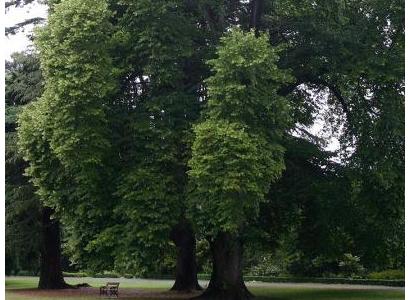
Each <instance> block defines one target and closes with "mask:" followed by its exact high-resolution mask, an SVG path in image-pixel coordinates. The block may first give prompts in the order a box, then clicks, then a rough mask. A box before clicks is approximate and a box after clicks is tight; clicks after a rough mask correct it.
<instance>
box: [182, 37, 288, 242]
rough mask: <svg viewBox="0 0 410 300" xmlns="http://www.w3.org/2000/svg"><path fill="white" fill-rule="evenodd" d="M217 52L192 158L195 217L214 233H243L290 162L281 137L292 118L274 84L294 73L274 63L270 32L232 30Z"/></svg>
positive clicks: (200, 226)
mask: <svg viewBox="0 0 410 300" xmlns="http://www.w3.org/2000/svg"><path fill="white" fill-rule="evenodd" d="M217 54H218V58H216V59H214V60H211V61H210V62H209V63H210V64H211V66H212V67H213V71H214V73H215V74H214V75H213V76H212V77H210V78H209V79H208V80H207V83H208V91H209V100H208V103H207V109H206V112H205V115H204V117H205V120H204V121H202V123H200V124H198V125H196V126H195V128H194V131H195V141H194V143H193V146H192V158H191V160H190V161H189V167H190V168H191V170H190V171H189V176H190V182H191V193H190V198H191V203H190V204H191V208H192V214H193V219H194V220H195V222H196V224H197V225H198V227H199V228H200V229H201V230H203V232H205V233H206V234H207V235H211V236H213V235H216V234H217V233H218V232H220V231H224V232H234V233H238V232H240V231H242V229H243V226H244V224H246V222H247V221H248V220H250V219H253V218H255V217H256V216H257V214H258V211H259V203H260V202H262V201H263V200H264V196H265V194H266V193H267V192H268V190H269V187H270V184H271V182H272V181H274V180H276V179H277V178H279V177H280V175H281V172H282V170H283V167H284V166H283V160H282V155H283V148H282V147H281V146H280V144H278V141H279V139H280V137H281V133H282V132H281V131H282V130H283V129H284V128H285V126H286V121H287V117H286V107H287V106H286V102H285V101H284V100H283V99H281V98H280V97H278V96H277V95H275V91H276V88H277V85H278V84H279V82H281V81H282V82H283V81H286V80H288V78H287V77H286V75H285V74H286V73H284V72H281V71H279V70H278V69H277V68H276V67H275V65H274V63H275V61H276V60H277V56H276V54H275V51H274V50H273V49H271V48H270V47H269V46H268V43H267V37H266V36H262V37H260V38H256V37H255V36H254V34H253V33H242V32H241V31H239V30H233V31H232V32H230V33H229V34H228V35H226V36H225V37H224V38H223V39H222V41H221V46H220V47H219V48H218V51H217ZM259 75H263V76H261V77H259ZM275 83H276V84H275Z"/></svg>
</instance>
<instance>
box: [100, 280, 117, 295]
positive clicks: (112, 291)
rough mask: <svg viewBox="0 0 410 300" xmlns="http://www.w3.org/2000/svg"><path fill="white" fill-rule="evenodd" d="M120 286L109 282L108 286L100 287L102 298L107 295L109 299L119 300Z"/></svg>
mask: <svg viewBox="0 0 410 300" xmlns="http://www.w3.org/2000/svg"><path fill="white" fill-rule="evenodd" d="M119 286H120V283H119V282H107V284H106V285H104V286H101V287H100V296H102V295H106V296H108V297H113V296H115V297H117V298H118V287H119Z"/></svg>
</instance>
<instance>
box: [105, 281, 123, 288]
mask: <svg viewBox="0 0 410 300" xmlns="http://www.w3.org/2000/svg"><path fill="white" fill-rule="evenodd" d="M119 285H120V283H119V282H107V284H106V287H118V286H119Z"/></svg>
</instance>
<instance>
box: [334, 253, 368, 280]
mask: <svg viewBox="0 0 410 300" xmlns="http://www.w3.org/2000/svg"><path fill="white" fill-rule="evenodd" d="M339 268H340V271H341V273H342V274H343V275H345V276H349V277H351V278H354V277H358V276H360V275H362V274H363V273H364V271H365V269H364V267H363V266H362V265H361V263H360V257H359V256H354V255H352V254H351V253H345V254H344V255H343V257H342V259H341V260H340V261H339Z"/></svg>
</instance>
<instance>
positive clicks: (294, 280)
mask: <svg viewBox="0 0 410 300" xmlns="http://www.w3.org/2000/svg"><path fill="white" fill-rule="evenodd" d="M210 277H211V276H210V275H209V274H198V279H201V280H209V279H210ZM244 280H245V281H261V282H281V283H287V282H288V283H329V284H330V283H333V284H359V285H384V286H396V287H397V286H398V287H404V285H405V281H404V280H379V279H350V278H317V277H313V278H312V277H273V276H246V275H245V276H244Z"/></svg>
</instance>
